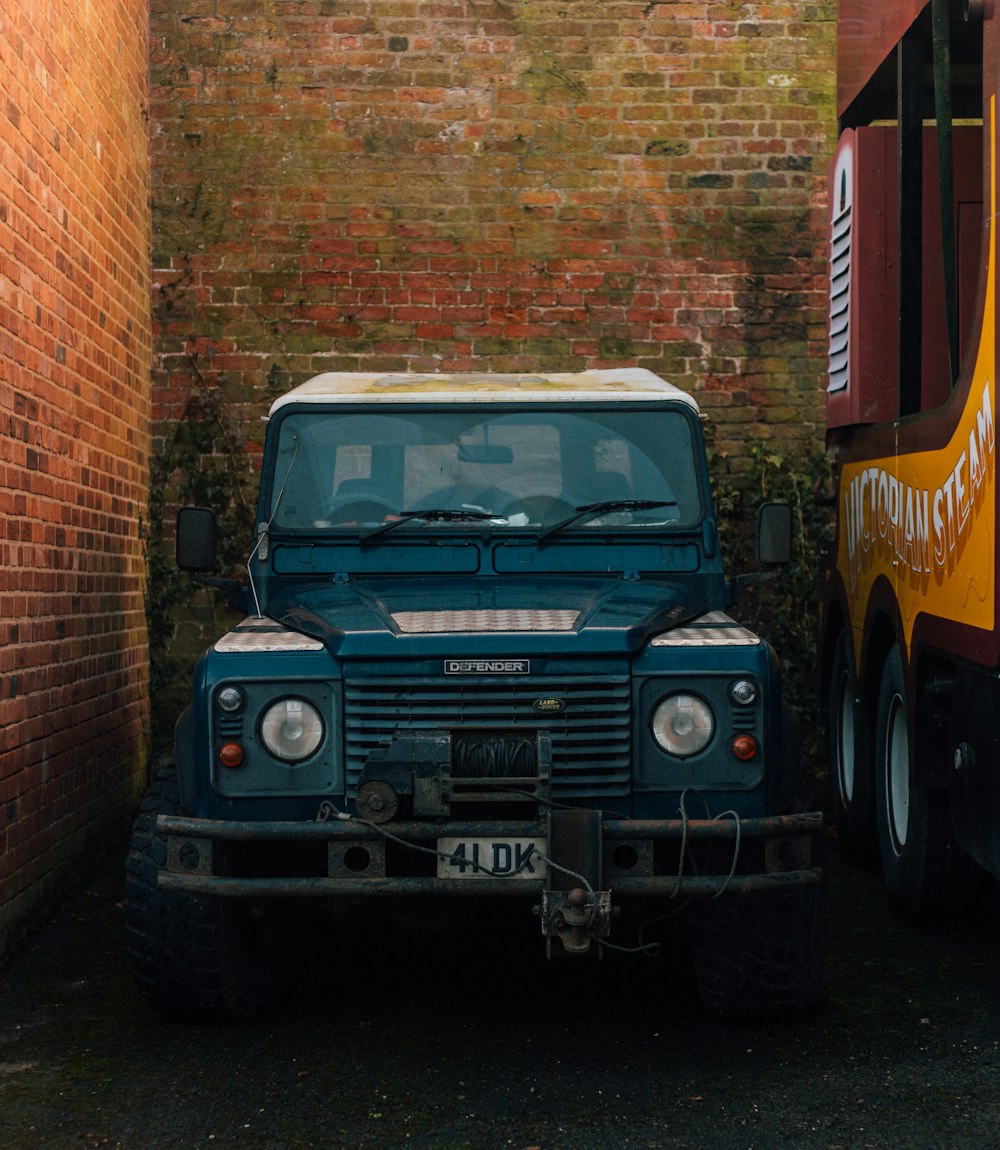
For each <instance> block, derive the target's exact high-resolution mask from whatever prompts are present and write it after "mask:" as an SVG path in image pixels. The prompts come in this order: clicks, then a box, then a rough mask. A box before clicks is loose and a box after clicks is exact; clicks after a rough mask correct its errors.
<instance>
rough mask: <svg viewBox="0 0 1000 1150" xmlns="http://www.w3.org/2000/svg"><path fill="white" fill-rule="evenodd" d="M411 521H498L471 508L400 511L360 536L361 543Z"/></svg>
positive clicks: (488, 512) (430, 508) (494, 517)
mask: <svg viewBox="0 0 1000 1150" xmlns="http://www.w3.org/2000/svg"><path fill="white" fill-rule="evenodd" d="M412 519H426V520H427V521H428V522H431V523H460V522H462V521H463V520H468V519H499V516H497V515H494V514H493V512H492V511H476V510H474V509H473V508H471V507H421V508H420V510H419V511H400V513H399V517H398V518H397V519H390V520H389V521H388V522H386V523H382V524H380V525H379V526H378V527H373V528H372V529H371V531H366V532H365V533H364V535H362V536H361V542H362V543H370V542H371V541H372V540H373V539H377V538H378V537H379V536H380V535H385V534H387V533H388V532H389V531H395V530H396V528H397V527H399V526H400V525H401V524H403V523H409V522H410V520H412Z"/></svg>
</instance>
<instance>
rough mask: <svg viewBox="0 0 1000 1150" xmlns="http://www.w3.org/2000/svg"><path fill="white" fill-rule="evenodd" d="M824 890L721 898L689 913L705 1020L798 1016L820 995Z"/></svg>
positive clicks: (699, 903) (701, 903)
mask: <svg viewBox="0 0 1000 1150" xmlns="http://www.w3.org/2000/svg"><path fill="white" fill-rule="evenodd" d="M824 906H825V888H824V887H823V886H822V885H820V886H809V887H798V888H796V889H789V890H779V891H766V892H759V893H756V894H750V895H746V894H735V893H733V894H729V893H727V894H723V895H721V896H720V897H719V898H716V899H702V900H698V901H696V902H693V903H692V904H691V906H690V908H689V916H690V923H689V925H690V941H691V953H692V958H693V962H694V973H695V981H696V984H697V987H698V994H699V997H700V998H701V1002H702V1005H703V1006H704V1007H705V1010H706V1011H707V1013H708V1014H709V1015H711V1016H712V1017H714V1018H719V1019H723V1020H726V1021H741V1020H759V1021H780V1020H782V1019H792V1018H799V1017H802V1016H803V1015H806V1014H808V1013H810V1012H811V1011H812V1010H814V1009H815V1008H816V1006H817V1005H818V1004H819V1001H820V998H821V996H822V992H823V963H822V935H823V917H824V914H823V911H824Z"/></svg>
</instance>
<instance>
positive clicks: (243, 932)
mask: <svg viewBox="0 0 1000 1150" xmlns="http://www.w3.org/2000/svg"><path fill="white" fill-rule="evenodd" d="M179 810H180V803H179V791H178V786H177V779H176V775H175V774H174V772H173V771H171V772H169V773H164V774H163V775H161V776H160V777H159V778H157V779H156V780H155V781H154V782H153V783H152V784H151V786H150V788H149V790H148V791H147V793H146V796H145V798H144V800H143V802H142V806H141V807H140V810H139V814H138V817H137V818H136V821H135V825H134V827H133V831H132V840H131V844H130V849H129V854H128V861H127V863H126V871H125V939H126V948H127V950H128V955H129V958H130V960H131V963H132V970H133V973H134V975H135V979H136V981H137V983H138V984H139V988H140V990H141V991H142V992H143V994H144V995H145V996H146V998H147V999H148V1000H149V1001H150V1002H151V1003H152V1005H153V1006H154V1007H156V1009H157V1010H159V1011H160V1012H161V1013H163V1014H165V1015H168V1016H171V1017H176V1018H185V1019H199V1020H206V1021H212V1020H222V1019H237V1018H246V1017H249V1016H250V1015H251V1014H254V1013H256V1012H258V1011H259V1010H261V1009H263V1008H264V1007H266V1006H269V1005H271V1004H273V1003H274V1002H275V1001H276V1000H277V998H279V997H280V995H281V991H282V990H283V983H284V979H283V978H282V976H281V974H280V969H281V967H282V966H285V968H286V969H290V966H289V964H287V963H282V962H281V958H282V957H283V954H281V953H279V948H278V946H276V945H275V944H274V943H273V942H268V941H265V940H264V939H263V938H262V937H261V935H260V933H259V930H258V926H257V924H256V923H255V922H254V920H253V919H252V918H251V916H250V914H249V912H248V908H247V906H246V905H245V903H244V901H243V900H234V899H221V898H216V897H211V896H203V895H192V894H186V893H183V892H179V891H164V890H160V889H159V888H158V887H157V883H156V879H157V875H158V874H159V873H160V871H161V870H163V869H164V867H165V864H166V858H167V845H166V840H165V838H164V836H163V835H161V834H160V833H159V832H158V831H157V829H156V817H157V815H161V814H177V813H178V812H179Z"/></svg>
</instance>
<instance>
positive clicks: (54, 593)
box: [0, 0, 151, 949]
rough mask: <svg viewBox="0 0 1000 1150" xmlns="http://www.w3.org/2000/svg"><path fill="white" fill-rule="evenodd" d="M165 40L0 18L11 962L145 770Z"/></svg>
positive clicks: (126, 12) (1, 591) (63, 15)
mask: <svg viewBox="0 0 1000 1150" xmlns="http://www.w3.org/2000/svg"><path fill="white" fill-rule="evenodd" d="M147 36H148V22H147V13H146V5H145V3H144V2H143V0H89V2H88V3H87V4H80V3H78V2H76V0H53V2H52V3H48V4H29V3H14V4H5V5H4V6H3V10H2V12H0V569H2V576H0V949H2V947H3V944H4V942H5V941H6V939H7V936H8V934H9V929H10V926H11V924H12V923H13V922H14V921H15V920H16V919H17V918H19V917H20V916H22V915H23V914H24V913H26V912H27V911H28V910H30V909H31V907H32V906H33V905H34V904H36V903H37V902H38V901H39V900H41V899H42V898H44V897H45V896H46V894H48V893H49V892H50V891H51V890H52V889H54V888H55V886H56V885H57V884H58V883H59V882H60V881H61V880H62V879H63V878H65V876H66V874H67V870H68V868H69V867H71V865H72V864H73V862H74V860H75V859H76V858H77V857H78V856H79V852H80V851H81V848H82V847H83V846H84V845H85V844H86V843H88V842H89V841H91V840H92V839H93V838H94V837H95V836H96V835H98V834H101V833H104V832H105V831H107V830H108V829H109V828H110V826H111V825H112V824H113V823H114V822H115V821H117V820H119V819H121V817H122V815H124V814H125V813H126V812H127V811H128V810H129V809H130V808H131V804H132V800H133V798H134V796H135V792H136V789H137V787H138V785H139V782H140V779H141V775H142V771H143V767H144V761H145V749H144V748H145V727H146V724H147V719H148V713H147V702H146V684H147V680H148V670H147V654H146V645H145V620H144V614H143V587H142V576H143V561H142V553H141V546H140V541H139V522H140V515H141V514H142V511H143V508H144V507H145V503H146V486H147V474H148V460H147V455H148V447H149V390H150V389H149V370H150V343H151V340H150V320H149V290H150V276H149V230H150V229H149V207H148V203H149V178H148V147H147V142H148V136H147V123H146V118H145V117H146V105H147V97H148V91H147V47H148V43H147Z"/></svg>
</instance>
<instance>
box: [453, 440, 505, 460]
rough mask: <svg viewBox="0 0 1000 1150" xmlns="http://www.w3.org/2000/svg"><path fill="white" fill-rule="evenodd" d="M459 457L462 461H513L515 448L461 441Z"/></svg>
mask: <svg viewBox="0 0 1000 1150" xmlns="http://www.w3.org/2000/svg"><path fill="white" fill-rule="evenodd" d="M458 458H459V459H460V460H461V461H462V463H513V462H514V449H513V448H512V447H504V446H503V445H502V444H497V445H496V446H495V447H494V446H493V444H492V443H461V444H459V447H458Z"/></svg>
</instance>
